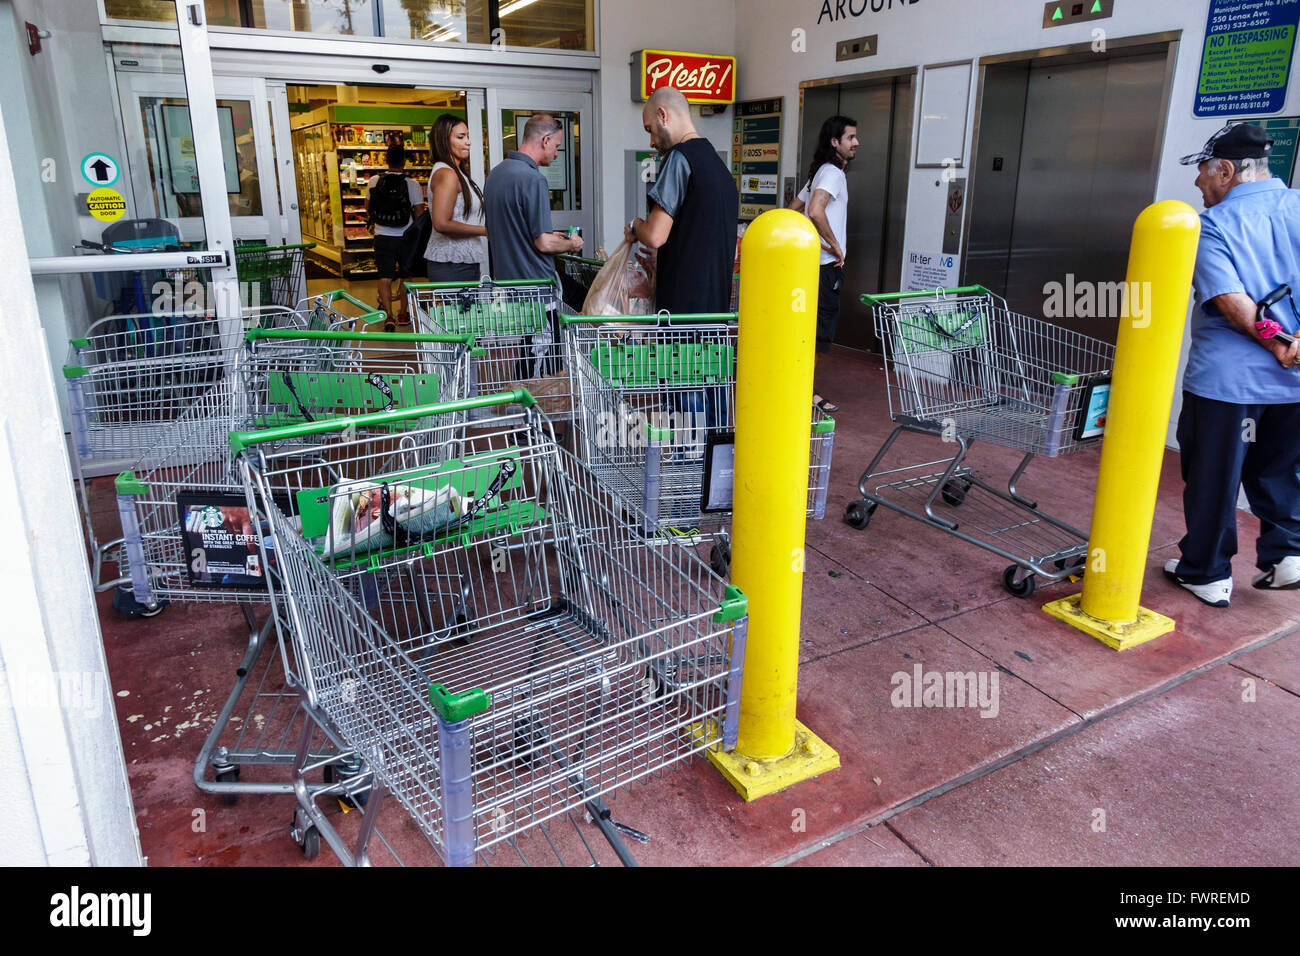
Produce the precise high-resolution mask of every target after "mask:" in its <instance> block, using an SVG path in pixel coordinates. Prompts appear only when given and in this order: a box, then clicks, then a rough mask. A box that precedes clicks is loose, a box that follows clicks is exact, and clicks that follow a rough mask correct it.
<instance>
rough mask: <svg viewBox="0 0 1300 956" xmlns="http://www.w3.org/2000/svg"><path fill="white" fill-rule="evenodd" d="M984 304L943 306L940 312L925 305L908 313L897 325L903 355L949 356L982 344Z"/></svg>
mask: <svg viewBox="0 0 1300 956" xmlns="http://www.w3.org/2000/svg"><path fill="white" fill-rule="evenodd" d="M983 305H984V300H983V299H981V300H979V302H978V303H975V302H969V301H967V302H965V303H962V302H955V303H952V304H951V306H949V305H948V304H947V303H945V304H944V305H943V306H942V307H940V308H935V307H934V306H932V305H929V304H926V305H921V306H914V307H911V308H909V309H908V310H907V313H906V314H905V315H904V316H903V318H902V321H900V322H899V323H898V335H899V338H900V339H901V342H902V346H903V351H905V352H909V353H912V352H932V351H942V352H950V351H953V350H955V349H962V348H970V347H973V346H977V345H982V344H983V343H984V310H983V308H982V307H983Z"/></svg>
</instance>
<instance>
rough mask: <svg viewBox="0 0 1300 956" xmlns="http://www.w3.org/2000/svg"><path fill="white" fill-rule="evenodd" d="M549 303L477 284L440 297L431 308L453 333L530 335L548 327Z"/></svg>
mask: <svg viewBox="0 0 1300 956" xmlns="http://www.w3.org/2000/svg"><path fill="white" fill-rule="evenodd" d="M485 294H486V295H487V298H486V299H484V295H485ZM548 304H549V299H548V298H546V297H542V298H512V297H511V296H510V294H509V292H508V291H500V292H494V291H493V287H492V286H486V285H479V284H475V285H472V286H469V287H467V288H465V289H463V290H461V291H459V292H455V293H453V294H451V295H449V296H446V297H444V298H441V299H439V300H438V301H436V302H435V303H434V304H433V305H432V306H431V307H430V310H429V311H430V318H431V319H432V320H433V321H434V322H435V323H436V324H437V325H438V327H439V328H441V329H442V330H443V331H444V332H446V333H448V334H450V335H475V336H487V337H491V336H501V335H529V334H532V333H534V332H540V331H541V330H542V329H544V328H546V327H547V318H546V312H547V305H548Z"/></svg>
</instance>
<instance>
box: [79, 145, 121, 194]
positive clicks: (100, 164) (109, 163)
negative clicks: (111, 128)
mask: <svg viewBox="0 0 1300 956" xmlns="http://www.w3.org/2000/svg"><path fill="white" fill-rule="evenodd" d="M121 174H122V169H121V167H120V166H118V165H117V160H116V159H114V158H113V157H112V156H110V155H108V153H91V154H89V155H88V156H87V157H86V158H85V159H83V160H82V161H81V175H82V176H84V177H85V179H86V182H88V183H90V185H92V186H105V187H107V186H111V185H113V184H114V183H115V182H117V177H118V176H120V175H121Z"/></svg>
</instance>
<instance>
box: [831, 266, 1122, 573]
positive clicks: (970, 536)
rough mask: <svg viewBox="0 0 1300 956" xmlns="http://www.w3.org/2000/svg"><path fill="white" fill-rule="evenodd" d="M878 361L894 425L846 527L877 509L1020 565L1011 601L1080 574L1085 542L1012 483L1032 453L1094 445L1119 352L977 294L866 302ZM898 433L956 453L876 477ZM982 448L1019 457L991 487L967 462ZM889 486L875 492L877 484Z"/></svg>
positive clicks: (970, 289)
mask: <svg viewBox="0 0 1300 956" xmlns="http://www.w3.org/2000/svg"><path fill="white" fill-rule="evenodd" d="M862 302H863V304H864V305H869V306H871V307H872V309H873V312H874V315H875V327H876V335H877V337H878V338H879V339H880V342H881V345H882V348H883V349H884V354H885V381H886V386H887V391H888V396H889V413H890V417H891V418H892V419H893V421H894V423H895V424H896V425H897V427H896V428H895V429H894V431H893V432H892V433H891V434H890V436H889V438H887V439H886V440H885V443H884V444H883V445H882V446H881V448H880V450H879V451H878V452H877V453H876V456H875V457H874V458H873V459H872V460H871V463H870V464H869V465H868V466H867V470H866V471H865V472H863V474H862V478H861V479H860V480H859V481H858V492H859V493H860V494H861V495H862V499H861V500H858V501H854V502H852V503H850V504H849V506H848V508H847V510H846V512H845V520H846V521H847V522H848V523H849V524H851V525H853V526H854V527H855V528H865V527H866V526H867V524H868V522H869V521H870V520H871V515H872V513H873V512H874V511H875V509H876V506H877V505H885V506H887V507H889V508H892V509H894V510H895V511H898V512H900V513H902V514H905V515H908V516H909V517H912V518H915V519H917V520H918V521H922V522H924V523H925V524H927V525H930V526H931V527H934V528H938V529H939V530H941V531H946V532H947V533H949V534H952V535H954V536H956V537H958V538H960V539H962V540H963V541H968V542H970V543H971V544H974V545H978V546H979V547H981V548H984V549H985V550H987V551H992V552H993V553H994V554H997V555H1001V556H1002V557H1004V558H1006V559H1008V560H1010V561H1013V562H1015V563H1014V564H1012V565H1011V566H1010V567H1008V568H1007V569H1006V571H1005V572H1004V573H1003V578H1002V581H1003V584H1004V585H1005V587H1006V589H1007V590H1008V591H1009V592H1010V593H1011V594H1013V595H1015V596H1017V597H1028V596H1029V595H1031V594H1032V593H1033V591H1034V586H1035V579H1036V578H1042V579H1043V580H1047V581H1060V580H1063V579H1064V578H1066V577H1068V576H1070V575H1072V574H1079V573H1081V571H1082V567H1083V564H1084V561H1085V558H1086V552H1087V542H1088V534H1087V532H1085V531H1081V530H1079V529H1078V528H1075V527H1073V526H1071V525H1069V524H1066V523H1065V522H1064V521H1060V520H1059V519H1057V518H1054V517H1052V516H1051V515H1049V514H1046V513H1044V512H1043V511H1041V510H1039V508H1038V505H1037V504H1036V503H1035V502H1034V501H1032V500H1030V499H1029V498H1026V497H1025V496H1024V495H1022V494H1020V493H1019V492H1018V491H1017V490H1016V485H1017V483H1018V482H1019V481H1020V479H1021V478H1022V476H1023V475H1024V473H1025V469H1026V468H1028V467H1029V463H1030V461H1032V460H1033V458H1034V456H1035V455H1045V456H1048V457H1058V456H1061V455H1068V454H1071V453H1073V452H1076V451H1078V450H1080V449H1082V448H1086V447H1088V446H1090V445H1093V444H1095V443H1097V442H1099V441H1100V440H1101V430H1102V427H1103V426H1104V405H1103V401H1104V398H1105V396H1106V394H1107V392H1108V388H1107V383H1108V382H1109V375H1110V370H1111V368H1112V367H1113V366H1114V360H1115V347H1114V346H1113V345H1111V344H1109V343H1107V342H1104V341H1102V340H1100V339H1095V338H1090V337H1088V336H1086V335H1080V334H1079V333H1077V332H1071V331H1068V330H1066V329H1062V328H1061V327H1060V326H1057V325H1053V324H1051V323H1049V322H1043V321H1040V320H1038V319H1033V318H1029V317H1028V316H1024V315H1020V314H1017V313H1015V312H1012V311H1010V310H1009V309H1008V308H1007V304H1006V302H1005V301H1004V300H1003V299H1001V298H999V297H998V296H995V295H994V294H993V293H991V292H989V291H988V290H987V289H985V288H983V287H982V286H967V287H964V288H960V289H949V290H936V291H935V292H903V293H894V294H891V295H864V296H862ZM904 432H912V433H917V434H922V435H929V436H933V437H936V438H940V439H941V440H944V441H946V442H948V443H950V444H951V447H952V448H953V454H952V456H951V457H947V458H942V459H939V460H937V461H930V462H923V463H919V464H916V465H909V466H906V467H902V468H891V469H888V470H881V467H880V466H881V463H882V461H883V460H884V458H885V455H886V453H887V452H888V451H889V449H890V447H891V446H892V445H893V444H894V441H895V440H896V439H897V438H898V436H899V435H901V434H902V433H904ZM975 441H986V442H990V443H992V444H995V445H1001V446H1004V447H1006V448H1011V449H1014V450H1016V451H1020V452H1023V453H1024V458H1023V459H1022V460H1021V462H1020V464H1019V466H1018V467H1017V468H1016V469H1015V471H1014V472H1013V473H1012V474H1011V477H1010V478H1009V479H1008V481H1007V484H1006V488H1005V489H1002V488H998V487H994V486H993V485H991V484H989V483H987V482H985V481H984V480H982V479H981V478H979V477H977V476H976V475H975V474H974V473H973V472H972V471H971V469H970V468H969V467H968V466H967V465H966V464H965V461H966V457H967V454H968V452H969V451H970V446H971V444H972V443H973V442H975ZM885 478H892V479H893V480H889V481H886V482H885V483H882V484H878V485H876V486H875V487H874V488H871V487H870V483H871V482H872V481H873V480H875V479H885Z"/></svg>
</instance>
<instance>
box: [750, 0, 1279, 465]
mask: <svg viewBox="0 0 1300 956" xmlns="http://www.w3.org/2000/svg"><path fill="white" fill-rule="evenodd" d="M873 2H877V0H873ZM841 6H843V7H845V9H846V11H847V10H851V9H864V8H865V10H866V12H865V13H863V14H862V15H861V16H857V17H845V18H843V19H840V20H839V21H835V22H833V21H831V20H830V19H829V18H825V19H823V21H822V23H821V24H820V25H818V23H817V20H818V16H819V14H820V13H821V12H822V9H823V0H737V5H736V53H737V56H738V57H739V59H740V65H739V69H738V75H739V79H740V91H739V96H740V97H741V98H743V99H757V98H762V97H769V96H785V97H786V102H788V103H798V98H799V83H800V81H803V80H813V79H821V78H824V77H835V76H844V75H849V74H861V73H871V72H876V71H884V70H893V69H898V68H900V67H924V66H925V65H926V64H937V63H945V62H949V61H953V60H965V59H973V60H975V61H976V69H973V70H972V76H971V90H970V105H969V109H968V121H967V126H966V150H965V155H966V157H969V155H970V149H971V140H972V133H973V126H974V116H975V94H976V84H977V82H978V68H977V67H978V60H979V58H980V57H983V56H993V55H997V54H1003V53H1016V52H1020V51H1028V50H1035V49H1040V48H1044V47H1055V46H1063V45H1068V44H1075V43H1087V42H1091V41H1092V40H1093V33H1092V31H1093V30H1094V28H1097V27H1101V28H1103V29H1104V30H1105V31H1106V34H1107V37H1108V39H1110V40H1114V39H1116V38H1122V37H1130V36H1140V35H1146V34H1153V33H1163V32H1165V31H1171V30H1181V31H1182V37H1181V44H1180V47H1179V51H1178V59H1177V64H1176V69H1175V74H1174V85H1173V91H1172V96H1171V101H1170V106H1169V114H1168V121H1167V124H1166V128H1165V140H1164V152H1163V157H1162V160H1161V163H1160V169H1159V178H1158V182H1157V186H1156V194H1155V197H1154V198H1155V199H1156V200H1163V199H1178V200H1182V201H1183V202H1186V203H1188V204H1189V205H1191V206H1192V208H1193V209H1196V210H1198V211H1199V210H1200V209H1201V208H1202V204H1201V197H1200V193H1199V192H1197V190H1196V189H1195V188H1194V187H1193V185H1192V181H1193V180H1194V179H1195V176H1196V173H1195V170H1189V169H1188V168H1186V167H1183V166H1180V165H1178V159H1179V157H1180V156H1183V155H1185V154H1187V153H1190V152H1194V151H1195V150H1197V149H1199V148H1200V146H1201V144H1203V143H1204V142H1205V140H1206V139H1208V138H1209V137H1210V136H1211V135H1212V134H1213V133H1214V132H1215V131H1216V130H1218V129H1219V128H1220V127H1221V126H1222V125H1223V123H1224V119H1223V118H1220V117H1214V118H1209V119H1198V118H1195V117H1193V115H1192V105H1193V100H1194V97H1195V91H1196V84H1197V80H1198V72H1199V68H1200V59H1201V47H1202V44H1203V42H1204V39H1205V24H1206V17H1207V15H1208V4H1207V3H1205V2H1204V0H1199V2H1188V0H1141V2H1138V3H1134V2H1128V3H1125V2H1120V3H1116V4H1115V11H1116V12H1115V15H1114V16H1113V17H1112V18H1110V19H1108V20H1104V21H1099V22H1095V23H1079V24H1074V25H1071V26H1062V27H1054V28H1051V29H1047V30H1044V29H1043V28H1042V19H1041V18H1042V11H1043V4H1042V3H1039V2H1029V0H978V2H977V3H976V2H971V0H906V2H904V0H886V2H885V4H884V6H885V9H882V10H881V11H880V12H878V13H873V12H871V10H870V7H871V4H868V3H866V2H865V0H853V2H852V3H847V4H842V5H841ZM830 7H831V8H832V10H833V9H834V8H835V7H836V0H831V3H830ZM799 29H802V30H803V31H806V41H807V49H806V52H795V50H794V49H793V46H794V45H795V37H794V36H792V33H793V31H795V30H799ZM870 34H877V35H878V36H879V47H878V50H879V52H878V53H877V55H875V56H871V57H866V58H860V59H855V60H846V61H843V62H836V60H835V43H836V41H838V40H841V39H852V38H856V37H860V36H865V35H870ZM1297 68H1300V67H1296V66H1293V69H1297ZM917 92H918V96H917V98H916V111H917V112H916V115H914V117H913V129H914V130H915V129H916V128H917V126H918V125H919V113H920V95H919V93H920V90H919V84H918V90H917ZM1298 112H1300V83H1297V82H1295V78H1294V74H1293V81H1292V83H1291V86H1290V89H1289V90H1288V91H1287V101H1286V108H1285V109H1284V110H1283V111H1282V113H1281V114H1277V115H1294V114H1296V113H1298ZM799 129H800V127H799V114H798V111H797V110H794V109H792V110H790V112H789V113H788V114H787V116H786V121H785V130H784V133H785V141H786V142H787V143H790V144H796V143H797V142H798V136H799ZM1062 145H1063V147H1064V145H1065V144H1062ZM796 155H797V148H788V149H786V150H785V153H784V155H783V157H782V166H783V175H795V174H796V170H795V162H796ZM913 155H915V147H914V149H913ZM937 172H938V171H937V170H935V169H913V170H912V173H911V182H910V186H909V192H908V203H907V225H906V229H905V233H904V248H907V249H925V250H930V249H938V248H940V247H941V245H942V235H943V222H944V208H945V199H946V190H945V189H944V188H937V187H936V186H935V180H936V179H938V176H937V175H936V173H937ZM957 175H959V176H968V175H969V169H967V168H965V167H962V168H959V169H958V170H957ZM900 282H901V276H900ZM1185 354H1186V345H1184V356H1185ZM1180 399H1181V377H1180V383H1179V389H1178V391H1176V393H1175V401H1174V410H1173V418H1172V421H1171V425H1170V442H1171V443H1172V441H1173V421H1176V420H1177V415H1178V410H1179V407H1180V404H1181V401H1180Z"/></svg>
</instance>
